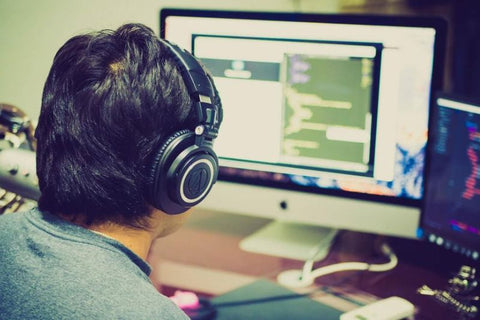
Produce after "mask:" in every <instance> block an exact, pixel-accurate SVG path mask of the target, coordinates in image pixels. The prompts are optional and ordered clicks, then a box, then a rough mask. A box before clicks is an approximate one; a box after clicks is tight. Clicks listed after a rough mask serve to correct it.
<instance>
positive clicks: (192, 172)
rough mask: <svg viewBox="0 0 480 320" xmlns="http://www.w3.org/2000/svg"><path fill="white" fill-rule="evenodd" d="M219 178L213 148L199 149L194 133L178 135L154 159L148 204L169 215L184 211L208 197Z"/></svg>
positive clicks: (185, 131)
mask: <svg viewBox="0 0 480 320" xmlns="http://www.w3.org/2000/svg"><path fill="white" fill-rule="evenodd" d="M217 175H218V159H217V156H216V154H215V152H214V151H213V149H211V148H210V147H208V146H200V147H199V146H197V145H196V144H195V134H194V133H193V132H192V131H189V130H181V131H178V132H175V133H174V134H173V135H171V136H170V137H169V138H168V139H167V140H166V141H165V143H164V144H163V145H162V146H161V147H160V149H159V151H158V152H157V154H156V155H155V156H154V157H153V162H152V170H151V173H150V183H149V184H150V186H149V190H148V194H149V196H148V198H149V201H150V203H151V204H152V205H153V206H154V207H156V208H158V209H160V210H162V211H164V212H166V213H168V214H178V213H182V212H185V211H186V210H188V209H189V208H191V207H192V206H194V205H196V204H198V203H199V202H201V201H202V200H203V199H204V198H205V197H206V195H207V194H208V192H209V191H210V189H211V187H212V186H213V184H214V183H215V182H216V179H217Z"/></svg>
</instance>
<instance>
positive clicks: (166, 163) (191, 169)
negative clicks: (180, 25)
mask: <svg viewBox="0 0 480 320" xmlns="http://www.w3.org/2000/svg"><path fill="white" fill-rule="evenodd" d="M160 41H161V42H162V43H163V44H164V46H165V47H166V48H168V50H169V51H170V52H171V55H172V57H173V59H174V61H175V63H176V65H177V66H178V68H179V70H180V73H181V75H182V78H183V80H184V82H185V85H186V87H187V90H188V92H189V94H190V97H191V99H192V101H193V105H192V111H193V112H196V114H197V119H198V123H197V125H196V127H195V130H194V131H192V130H189V129H185V130H180V131H177V132H175V133H173V134H172V135H170V136H169V137H167V138H166V139H165V140H164V142H163V144H162V145H161V146H160V147H159V148H158V149H157V151H156V153H155V154H154V155H153V156H152V158H153V162H152V164H151V168H150V169H151V172H150V176H149V179H150V181H149V183H148V184H149V186H148V188H147V198H148V201H149V202H150V204H151V205H153V206H154V207H156V208H158V209H160V210H162V211H164V212H166V213H168V214H179V213H182V212H185V211H186V210H188V209H189V208H191V207H192V206H194V205H196V204H198V203H199V202H201V201H202V200H203V199H204V198H205V197H206V196H207V194H208V193H209V192H210V190H211V188H212V186H213V184H214V183H215V182H216V180H217V175H218V159H217V155H216V154H215V152H214V151H213V149H212V146H213V141H214V139H215V138H216V137H217V135H218V129H219V126H220V123H221V120H222V106H221V104H220V99H219V97H218V95H217V91H216V89H215V85H214V83H213V80H212V78H211V77H210V76H209V75H208V74H207V73H206V71H205V69H204V68H203V67H202V66H201V64H200V63H199V61H198V60H197V59H196V58H195V57H194V56H193V55H191V54H190V53H189V52H187V51H186V50H184V49H181V48H180V47H178V46H177V45H175V44H173V43H170V42H168V41H166V40H163V39H160Z"/></svg>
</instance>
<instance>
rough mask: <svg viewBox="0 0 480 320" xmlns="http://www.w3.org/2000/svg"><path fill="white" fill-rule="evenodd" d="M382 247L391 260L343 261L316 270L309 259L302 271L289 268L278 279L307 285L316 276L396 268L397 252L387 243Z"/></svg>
mask: <svg viewBox="0 0 480 320" xmlns="http://www.w3.org/2000/svg"><path fill="white" fill-rule="evenodd" d="M381 249H382V253H383V254H384V255H385V256H387V257H388V258H389V261H388V262H386V263H383V264H370V263H365V262H341V263H336V264H332V265H329V266H324V267H320V268H318V269H316V270H311V266H312V261H311V260H309V261H307V262H305V265H304V268H303V270H302V271H300V270H289V271H286V272H285V273H283V274H280V275H279V276H278V278H277V279H278V281H279V282H280V283H282V284H285V285H287V286H292V287H305V286H308V285H311V284H312V283H313V281H314V280H315V279H316V278H318V277H321V276H324V275H327V274H331V273H335V272H342V271H355V270H360V271H361V270H366V271H371V272H384V271H388V270H391V269H393V268H395V267H396V266H397V264H398V258H397V256H396V255H395V253H394V252H393V251H392V249H391V248H390V247H389V246H388V245H387V244H383V245H382V248H381ZM295 277H296V279H295Z"/></svg>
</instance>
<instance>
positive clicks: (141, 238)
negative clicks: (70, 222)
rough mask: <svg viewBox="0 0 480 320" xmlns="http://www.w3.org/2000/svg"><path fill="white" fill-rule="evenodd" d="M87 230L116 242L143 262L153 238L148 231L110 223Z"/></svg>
mask: <svg viewBox="0 0 480 320" xmlns="http://www.w3.org/2000/svg"><path fill="white" fill-rule="evenodd" d="M88 229H90V230H91V231H93V232H95V233H98V234H100V235H102V236H104V237H107V238H111V239H114V240H117V241H118V242H120V243H121V244H123V245H124V246H125V247H127V248H128V249H130V250H132V251H133V252H134V253H135V254H136V255H138V256H139V257H140V258H142V259H144V260H146V258H147V254H148V251H149V250H150V246H151V245H152V242H153V240H154V236H153V235H152V233H151V232H150V231H149V230H144V229H134V228H129V227H126V226H120V225H116V224H111V223H109V224H105V225H95V226H90V227H88Z"/></svg>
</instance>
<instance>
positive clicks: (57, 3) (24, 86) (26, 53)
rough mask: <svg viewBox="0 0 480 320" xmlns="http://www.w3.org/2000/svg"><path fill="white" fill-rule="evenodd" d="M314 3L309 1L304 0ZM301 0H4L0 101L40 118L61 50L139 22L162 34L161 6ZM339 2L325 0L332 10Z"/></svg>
mask: <svg viewBox="0 0 480 320" xmlns="http://www.w3.org/2000/svg"><path fill="white" fill-rule="evenodd" d="M305 1H307V2H308V1H310V0H305ZM305 1H303V0H262V1H257V0H243V1H236V0H223V1H218V0H136V1H130V0H82V1H76V0H41V1H34V0H0V103H1V102H3V103H9V104H13V105H15V106H18V107H20V108H21V109H23V110H24V111H25V112H26V113H27V114H28V115H29V116H30V118H31V119H32V120H34V121H36V120H37V118H38V115H39V113H40V103H41V96H42V90H43V84H44V82H45V79H46V77H47V75H48V71H49V69H50V66H51V63H52V60H53V57H54V55H55V53H56V52H57V50H58V49H59V48H60V46H61V45H63V43H65V41H66V40H67V39H69V38H70V37H72V36H74V35H76V34H78V33H82V32H87V31H90V30H97V29H102V28H113V29H114V28H116V27H118V26H120V25H121V24H123V23H126V22H141V23H144V24H146V25H148V26H150V27H151V28H152V29H154V30H155V32H158V13H159V10H160V8H161V7H164V6H170V7H173V6H175V7H192V8H195V7H197V8H217V9H239V10H275V11H293V10H298V9H301V7H299V4H300V3H301V2H305ZM336 2H337V0H328V1H322V4H321V5H317V9H318V10H324V11H332V8H335V3H336Z"/></svg>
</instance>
